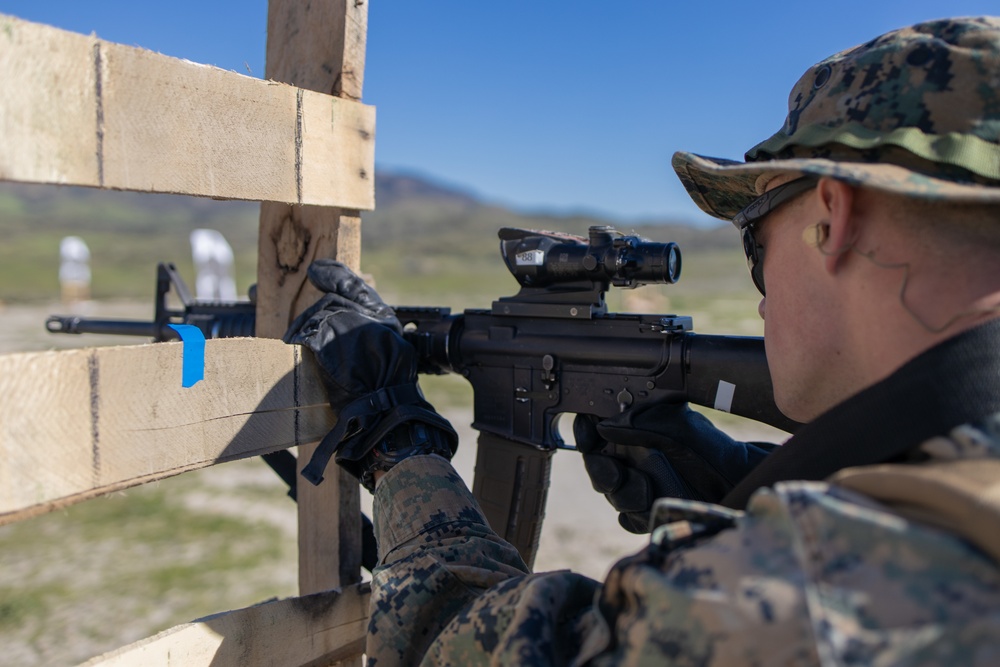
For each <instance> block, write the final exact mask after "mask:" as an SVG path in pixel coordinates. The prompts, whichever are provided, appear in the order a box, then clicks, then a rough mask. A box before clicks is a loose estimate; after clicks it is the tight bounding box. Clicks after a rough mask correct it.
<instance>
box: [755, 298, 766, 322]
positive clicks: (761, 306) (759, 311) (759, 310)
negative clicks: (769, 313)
mask: <svg viewBox="0 0 1000 667" xmlns="http://www.w3.org/2000/svg"><path fill="white" fill-rule="evenodd" d="M765 301H767V298H766V297H765V298H762V299H761V300H760V303H758V304H757V314H758V315H760V319H764V302H765Z"/></svg>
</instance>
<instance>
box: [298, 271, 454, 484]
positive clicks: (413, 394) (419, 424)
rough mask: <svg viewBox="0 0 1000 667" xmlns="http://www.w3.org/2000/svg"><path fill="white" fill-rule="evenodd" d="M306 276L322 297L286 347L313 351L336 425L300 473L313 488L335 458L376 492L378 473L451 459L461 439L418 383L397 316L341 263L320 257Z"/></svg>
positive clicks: (300, 321)
mask: <svg viewBox="0 0 1000 667" xmlns="http://www.w3.org/2000/svg"><path fill="white" fill-rule="evenodd" d="M307 275H308V277H309V280H310V282H312V284H313V285H315V286H316V288H317V289H319V290H320V291H321V292H323V293H324V294H323V296H322V297H321V298H320V299H319V301H317V302H316V303H315V304H313V305H312V306H310V307H309V308H308V309H307V310H306V311H305V312H303V313H302V314H301V315H299V316H298V317H297V318H295V321H294V322H292V325H291V326H290V327H289V328H288V331H287V332H286V333H285V336H284V338H283V340H284V341H285V342H286V343H297V344H300V345H303V346H305V347H308V348H309V349H310V350H312V352H313V354H314V355H315V356H316V361H317V362H319V366H320V376H321V378H322V380H323V384H324V386H325V388H326V392H327V396H328V398H329V400H330V405H331V406H332V407H333V409H334V411H336V412H337V424H336V426H335V427H334V429H333V430H332V431H330V433H329V434H327V436H326V437H325V438H323V440H322V442H321V443H320V445H319V447H318V448H317V449H316V452H315V454H314V455H313V458H312V460H311V461H309V464H308V465H307V466H306V467H305V468H304V469H303V470H302V475H303V476H304V477H305V478H306V479H308V480H309V481H310V482H312V483H313V484H319V483H320V482H321V481H322V480H323V472H324V471H325V469H326V466H327V464H328V463H329V461H330V458H331V457H332V456H333V455H334V453H336V461H337V463H338V464H340V465H341V466H343V467H344V468H345V469H347V471H348V472H350V473H351V474H353V475H354V476H355V477H358V478H359V479H360V480H361V481H362V483H363V484H365V486H366V488H368V489H369V490H372V488H374V482H373V478H372V476H373V473H374V470H375V469H383V470H384V469H387V468H386V466H387V465H388V466H390V467H391V465H392V464H394V463H395V462H397V461H398V460H399V459H400V458H401V457H400V455H401V454H402V455H403V456H402V458H405V455H410V454H413V453H436V454H441V455H442V456H445V457H446V458H449V459H450V458H451V455H452V454H453V453H454V451H455V449H456V448H457V446H458V436H457V434H456V433H455V430H454V429H453V428H452V427H451V424H449V423H448V421H447V420H446V419H445V418H444V417H442V416H441V415H439V414H438V413H437V412H436V411H435V410H434V407H433V406H432V405H431V404H430V403H428V402H427V401H426V400H425V399H424V396H423V394H422V393H421V392H420V389H419V387H418V385H417V361H418V360H417V355H416V351H415V350H414V348H413V346H412V345H410V344H409V343H408V342H406V340H404V338H403V336H402V333H403V327H402V325H401V324H400V322H399V320H398V319H397V318H396V314H395V312H394V311H393V310H392V308H391V307H390V306H387V305H386V304H385V303H384V302H383V301H382V299H381V297H379V295H378V294H377V293H376V292H375V290H373V289H372V288H371V287H369V286H368V285H367V284H365V282H364V281H363V280H362V279H361V278H359V277H358V276H357V275H355V274H354V272H352V271H351V270H350V269H349V268H347V266H345V265H344V264H342V263H341V262H337V261H335V260H331V259H320V260H316V261H315V262H313V263H312V264H311V265H310V266H309V269H308V272H307Z"/></svg>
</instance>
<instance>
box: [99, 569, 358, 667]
mask: <svg viewBox="0 0 1000 667" xmlns="http://www.w3.org/2000/svg"><path fill="white" fill-rule="evenodd" d="M370 596H371V589H370V587H369V585H368V584H358V585H356V586H351V587H349V588H346V589H344V590H343V592H341V591H338V590H334V591H327V592H324V593H314V594H312V595H306V596H303V597H298V598H289V599H286V600H276V601H273V602H266V603H263V604H259V605H256V606H253V607H248V608H246V609H239V610H236V611H231V612H227V613H224V614H216V615H215V616H210V617H208V618H204V619H201V620H199V621H195V622H194V623H186V624H184V625H179V626H177V627H175V628H171V629H169V630H165V631H164V632H161V633H160V634H158V635H155V636H153V637H150V638H148V639H144V640H142V641H139V642H136V643H135V644H130V645H128V646H124V647H122V648H120V649H118V650H116V651H112V652H111V653H106V654H104V655H102V656H98V657H96V658H94V659H92V660H90V661H88V662H86V663H84V664H83V666H82V667H138V666H140V665H141V666H142V667H149V666H150V665H185V666H186V667H198V666H200V665H203V666H205V667H207V666H208V665H211V666H212V667H228V666H230V665H231V666H232V667H263V666H264V665H289V666H294V665H329V664H331V663H334V662H337V661H340V660H344V659H346V658H352V657H358V656H360V655H361V654H362V653H363V652H364V646H365V644H364V642H365V632H366V630H367V625H368V602H369V599H370Z"/></svg>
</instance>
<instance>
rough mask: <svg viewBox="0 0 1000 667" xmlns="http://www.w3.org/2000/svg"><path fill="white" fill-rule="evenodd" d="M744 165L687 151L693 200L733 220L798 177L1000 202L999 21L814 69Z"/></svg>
mask: <svg viewBox="0 0 1000 667" xmlns="http://www.w3.org/2000/svg"><path fill="white" fill-rule="evenodd" d="M745 159H746V162H738V161H733V160H723V159H718V158H708V157H703V156H698V155H694V154H692V153H684V152H679V153H677V154H675V156H674V159H673V165H674V169H675V170H676V172H677V175H678V176H679V177H680V179H681V181H682V182H683V184H684V186H685V188H686V189H687V190H688V193H689V194H690V195H691V197H692V198H693V199H694V201H695V203H697V204H698V205H699V206H700V207H701V208H702V209H703V210H704V211H705V212H707V213H708V214H710V215H713V216H715V217H719V218H723V219H726V220H730V219H732V218H733V216H735V215H736V213H738V212H739V211H740V210H741V209H743V208H744V207H745V206H746V205H748V204H749V203H750V202H751V201H752V200H753V198H754V197H756V196H758V195H759V194H761V193H762V192H763V190H764V188H765V187H766V185H767V182H768V181H769V180H770V179H771V178H773V177H774V176H775V175H777V174H779V173H788V172H803V173H811V174H816V175H820V176H833V177H835V178H839V179H842V180H845V181H847V182H849V183H852V184H855V185H864V186H868V187H872V188H876V189H881V190H885V191H889V192H895V193H898V194H903V195H909V196H916V197H923V198H927V199H939V200H940V199H949V200H961V201H969V202H986V201H991V202H997V201H1000V188H998V187H997V186H1000V19H997V18H993V17H979V18H966V19H945V20H939V21H930V22H926V23H921V24H918V25H915V26H912V27H909V28H904V29H901V30H896V31H893V32H890V33H887V34H885V35H882V36H880V37H877V38H875V39H873V40H871V41H869V42H867V43H865V44H862V45H860V46H857V47H855V48H852V49H848V50H846V51H843V52H841V53H838V54H836V55H834V56H831V57H830V58H827V59H826V60H824V61H822V62H820V63H818V64H816V65H815V66H813V67H811V68H810V69H809V70H808V71H806V73H805V74H804V75H803V76H802V78H801V79H799V81H798V83H797V84H796V85H795V87H794V88H793V89H792V92H791V94H790V95H789V98H788V116H787V117H786V119H785V122H784V124H783V125H782V127H781V129H780V130H779V131H778V132H777V133H775V134H774V135H773V136H771V137H770V138H768V139H767V140H765V141H763V142H761V143H760V144H758V145H757V146H755V147H753V148H751V149H750V150H749V151H748V152H747V154H746V156H745ZM983 186H986V187H983Z"/></svg>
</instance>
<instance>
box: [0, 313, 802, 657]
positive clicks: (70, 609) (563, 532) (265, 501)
mask: <svg viewBox="0 0 1000 667" xmlns="http://www.w3.org/2000/svg"><path fill="white" fill-rule="evenodd" d="M74 310H75V311H76V312H77V313H78V314H88V315H92V316H96V315H100V316H102V317H118V318H120V317H128V318H135V319H146V318H149V317H151V315H152V312H151V310H152V309H151V307H150V306H149V304H144V303H138V302H119V303H109V302H102V303H101V304H90V305H84V306H78V307H77V308H75V309H67V308H65V307H62V306H60V305H59V304H46V305H31V306H25V305H16V304H8V305H6V306H0V354H3V353H9V352H17V351H29V350H45V349H55V348H63V347H79V346H82V345H108V344H123V343H127V342H128V341H127V340H123V339H122V338H118V337H111V336H88V337H76V336H55V335H51V334H48V333H47V332H45V331H44V328H43V322H44V320H45V317H46V315H47V314H49V313H60V314H71V313H72V312H73V311H74ZM136 342H139V341H136ZM444 413H445V416H446V417H447V418H448V419H450V420H451V422H452V423H453V424H454V425H455V427H456V429H457V430H458V431H459V434H460V436H461V442H462V445H461V446H460V448H459V452H458V454H457V455H456V457H455V461H454V463H455V466H456V468H457V469H458V471H459V473H460V474H461V475H462V476H463V478H464V479H465V480H466V481H467V482H468V483H470V485H471V481H472V474H473V468H474V465H475V450H476V447H475V441H476V432H475V431H474V430H473V429H472V428H471V426H470V425H469V424H470V423H471V421H472V414H471V410H468V409H448V410H444ZM563 426H568V424H564V425H563ZM727 430H730V431H731V433H732V434H733V435H734V436H735V437H740V438H744V439H759V440H764V439H772V440H773V439H775V438H780V437H781V436H782V434H781V432H780V431H775V430H773V429H770V428H768V427H765V426H760V427H756V426H746V425H741V426H739V427H736V428H735V429H734V428H733V427H730V428H729V429H727ZM183 477H184V478H185V480H184V483H183V485H182V486H180V487H176V488H183V489H184V497H183V504H184V505H185V507H187V508H188V509H191V510H196V511H197V512H199V513H207V514H216V515H219V516H224V517H230V518H239V517H243V516H245V515H247V514H248V513H249V514H252V516H253V517H254V520H255V521H259V522H263V523H264V524H266V525H267V526H269V527H270V529H271V530H274V531H276V535H279V536H280V539H282V541H283V542H285V545H284V546H283V547H282V550H281V554H280V555H279V556H276V557H274V558H272V559H271V560H269V561H267V562H265V563H262V564H258V565H256V566H255V569H254V571H253V578H254V580H255V581H257V582H260V581H264V582H269V583H270V584H271V586H270V588H268V589H267V590H269V591H273V592H271V593H267V595H279V596H280V595H291V594H294V586H295V572H294V544H295V524H296V521H295V512H296V510H295V506H294V504H293V503H291V502H290V501H288V499H287V498H284V497H283V493H282V492H281V490H280V489H276V488H275V479H274V475H273V474H272V473H271V472H270V470H268V469H267V468H266V467H265V466H263V465H262V464H260V462H259V461H241V462H236V463H233V464H226V465H222V466H216V467H213V468H211V469H206V470H202V471H196V472H194V473H188V475H184V476H183ZM169 483H170V481H169V480H168V481H167V482H163V484H169ZM257 487H260V488H263V487H267V488H268V489H269V491H268V492H267V493H266V494H262V493H256V495H255V494H253V493H250V491H248V489H254V488H257ZM171 488H173V487H171ZM362 495H363V498H362V504H363V507H364V509H365V511H366V512H367V513H369V515H370V512H371V498H370V496H368V494H367V493H364V492H363V493H362ZM32 521H34V520H32ZM28 523H30V522H28ZM38 525H39V526H42V525H43V524H41V523H39V524H38ZM6 528H10V527H6ZM40 529H41V528H40ZM3 530H5V529H0V531H3ZM2 536H3V535H2V532H0V538H2ZM645 541H646V538H645V537H643V536H637V535H632V534H629V533H627V532H625V531H624V530H623V529H621V528H620V527H619V526H618V522H617V515H616V513H615V511H614V510H613V509H612V508H611V507H610V506H609V505H608V504H607V502H606V501H605V499H604V498H603V496H601V495H599V494H597V493H595V492H594V491H593V490H592V489H591V486H590V482H589V479H588V478H587V475H586V472H585V471H584V467H583V463H582V459H581V457H580V456H579V455H577V454H576V453H575V452H571V451H560V452H558V453H557V454H556V455H555V458H554V462H553V468H552V484H551V487H550V490H549V501H548V508H547V512H546V519H545V523H544V528H543V531H542V537H541V543H540V546H539V552H538V556H537V560H536V570H539V571H542V570H553V569H572V570H575V571H577V572H580V573H583V574H586V575H588V576H591V577H594V578H597V579H602V578H603V577H604V575H605V573H606V572H607V570H608V568H609V567H610V566H611V565H612V564H613V563H614V562H615V561H616V560H617V559H618V558H620V557H622V556H625V555H628V554H630V553H632V552H634V551H636V550H637V549H639V548H641V547H642V546H643V545H644V544H645ZM286 546H287V548H286ZM188 547H189V550H192V551H193V552H197V551H198V547H197V545H188ZM207 548H209V547H206V549H207ZM70 550H71V549H70ZM195 555H197V554H195ZM48 557H51V554H45V553H41V554H38V558H39V559H44V558H48ZM29 560H31V559H29ZM60 567H61V568H63V569H66V568H74V567H79V566H77V565H74V564H73V562H72V561H65V560H64V561H62V565H61V566H60ZM42 571H45V570H44V569H43V570H42ZM240 575H241V573H239V572H234V573H232V576H231V577H230V576H227V577H222V578H221V579H220V582H219V585H220V587H226V588H229V589H233V588H239V587H240V586H241V583H240V582H241V581H242V579H241V576H240ZM45 576H53V575H52V572H51V571H47V573H46V574H45ZM21 584H23V581H22V580H20V575H18V574H17V573H16V572H15V568H14V567H13V566H12V563H11V562H9V561H8V559H6V558H5V557H4V554H3V553H0V590H3V589H6V590H17V586H18V585H21ZM255 591H256V589H254V590H253V591H247V592H246V593H247V594H248V595H252V594H255ZM118 595H124V596H126V597H119V598H117V600H119V602H114V601H111V604H110V605H109V606H111V607H118V608H119V613H117V614H116V612H115V610H114V609H110V610H109V609H102V611H101V613H102V614H104V616H101V623H102V626H112V627H113V626H115V624H118V625H120V628H118V631H117V632H113V633H111V634H110V635H107V636H105V635H101V636H94V635H93V633H92V632H90V631H89V630H88V628H89V627H90V626H89V625H88V620H92V619H91V618H90V617H92V616H93V615H94V613H95V612H94V606H93V604H90V605H86V604H84V605H83V606H82V607H80V606H74V605H75V604H76V601H73V600H67V601H66V602H65V604H58V603H57V604H56V605H55V609H54V611H53V614H54V616H53V617H52V618H53V619H57V618H58V619H59V622H58V624H54V625H53V626H52V627H53V628H63V629H61V630H59V634H58V636H51V637H50V636H49V635H47V634H45V633H44V631H43V630H40V629H39V627H40V626H45V625H46V624H47V623H49V621H46V620H45V618H41V617H39V618H34V620H32V621H31V622H30V623H29V622H27V621H26V622H25V624H23V627H19V626H17V625H16V624H15V625H14V627H13V629H12V630H10V631H9V632H7V633H5V634H3V635H2V636H0V644H2V645H4V649H3V650H2V651H0V664H12V665H13V664H17V665H58V664H75V663H76V662H78V661H80V660H83V659H86V658H87V657H89V656H92V655H95V654H98V653H101V652H103V651H107V650H110V649H113V648H116V647H117V646H119V645H121V644H124V643H128V642H131V641H135V640H137V639H139V638H141V637H144V636H148V635H150V634H153V633H155V632H157V631H159V630H162V629H164V628H165V627H170V625H173V624H175V623H179V622H183V621H186V620H190V618H188V617H183V618H180V619H177V618H174V617H172V616H171V615H170V614H169V613H167V612H168V611H169V610H165V609H163V608H162V605H159V606H158V607H157V608H156V609H155V610H154V611H146V612H143V611H140V610H137V609H136V608H135V606H134V605H131V604H126V603H125V602H121V601H122V600H125V601H127V599H128V598H127V595H128V592H127V591H125V592H122V593H118ZM170 599H171V598H170V596H169V595H167V596H165V597H164V598H163V600H164V604H167V603H168V601H169V600H170ZM232 599H233V598H231V597H230V598H226V597H225V596H221V599H220V600H219V604H220V605H221V608H209V609H206V610H205V613H210V612H214V611H221V610H222V609H224V608H228V605H229V604H231V603H227V602H225V601H224V600H232ZM252 599H260V598H252ZM2 603H3V600H0V611H2V607H3V604H2ZM189 608H192V609H193V608H194V607H187V606H184V605H183V604H182V603H181V602H180V601H177V602H176V610H183V609H189ZM176 613H183V612H176V611H175V614H176ZM191 613H192V615H197V613H196V612H191ZM198 613H200V612H198ZM0 615H2V614H0ZM0 620H3V619H0ZM53 622H54V621H53ZM50 632H51V631H50ZM10 660H13V662H8V661H10Z"/></svg>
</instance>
